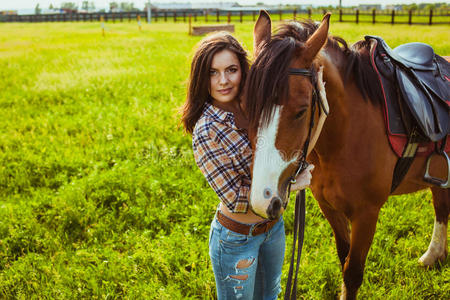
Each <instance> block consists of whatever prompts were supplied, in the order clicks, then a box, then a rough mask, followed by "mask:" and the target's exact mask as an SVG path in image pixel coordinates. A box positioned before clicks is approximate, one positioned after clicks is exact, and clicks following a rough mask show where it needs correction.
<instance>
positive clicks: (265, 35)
mask: <svg viewBox="0 0 450 300" xmlns="http://www.w3.org/2000/svg"><path fill="white" fill-rule="evenodd" d="M271 34H272V21H271V20H270V16H269V14H268V13H267V11H265V10H261V11H260V12H259V16H258V20H257V21H256V23H255V28H254V29H253V56H254V57H257V56H258V54H259V51H260V50H261V48H262V47H263V46H264V44H266V43H268V42H269V41H270V37H271Z"/></svg>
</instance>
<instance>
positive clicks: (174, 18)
mask: <svg viewBox="0 0 450 300" xmlns="http://www.w3.org/2000/svg"><path fill="white" fill-rule="evenodd" d="M173 22H174V23H176V22H177V12H176V11H174V12H173Z"/></svg>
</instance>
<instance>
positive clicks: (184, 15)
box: [183, 11, 186, 23]
mask: <svg viewBox="0 0 450 300" xmlns="http://www.w3.org/2000/svg"><path fill="white" fill-rule="evenodd" d="M183 22H184V23H186V12H185V11H183Z"/></svg>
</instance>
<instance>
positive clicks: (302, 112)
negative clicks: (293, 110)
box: [295, 108, 306, 119]
mask: <svg viewBox="0 0 450 300" xmlns="http://www.w3.org/2000/svg"><path fill="white" fill-rule="evenodd" d="M305 112H306V108H304V109H302V110H301V111H299V112H298V113H297V114H296V115H295V118H296V119H301V118H303V116H304V115H305Z"/></svg>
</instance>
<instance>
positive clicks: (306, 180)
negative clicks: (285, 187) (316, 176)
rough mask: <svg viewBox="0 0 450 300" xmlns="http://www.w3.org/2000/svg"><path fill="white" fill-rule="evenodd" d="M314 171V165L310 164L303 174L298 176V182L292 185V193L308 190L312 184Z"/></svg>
mask: <svg viewBox="0 0 450 300" xmlns="http://www.w3.org/2000/svg"><path fill="white" fill-rule="evenodd" d="M312 170H314V165H313V164H310V165H309V166H307V167H306V169H305V170H303V172H301V173H300V174H298V175H297V178H295V180H296V182H295V183H293V184H292V185H291V191H300V190H303V189H305V188H307V187H308V186H309V185H310V184H311V178H312V174H311V172H312Z"/></svg>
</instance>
